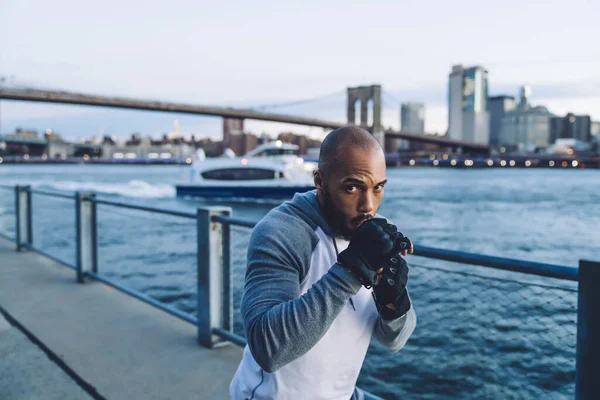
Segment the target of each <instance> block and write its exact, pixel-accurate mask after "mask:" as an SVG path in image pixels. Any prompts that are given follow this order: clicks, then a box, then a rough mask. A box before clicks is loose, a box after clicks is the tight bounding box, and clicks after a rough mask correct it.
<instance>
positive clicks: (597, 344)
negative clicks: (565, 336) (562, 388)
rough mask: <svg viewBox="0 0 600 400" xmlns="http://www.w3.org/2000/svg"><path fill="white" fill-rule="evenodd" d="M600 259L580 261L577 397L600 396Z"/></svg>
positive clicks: (584, 398)
mask: <svg viewBox="0 0 600 400" xmlns="http://www.w3.org/2000/svg"><path fill="white" fill-rule="evenodd" d="M598 288H600V262H593V261H585V260H580V261H579V294H578V299H577V378H576V383H575V398H576V399H577V400H587V399H598V398H600V379H598V377H600V290H598Z"/></svg>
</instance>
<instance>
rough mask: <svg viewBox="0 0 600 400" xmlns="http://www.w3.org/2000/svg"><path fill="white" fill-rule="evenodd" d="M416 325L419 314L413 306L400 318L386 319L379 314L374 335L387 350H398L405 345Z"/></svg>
mask: <svg viewBox="0 0 600 400" xmlns="http://www.w3.org/2000/svg"><path fill="white" fill-rule="evenodd" d="M416 326H417V314H416V313H415V310H414V308H412V306H411V308H410V310H408V312H407V313H406V314H404V315H403V316H402V317H400V318H396V319H391V320H385V319H383V318H381V316H379V317H378V318H377V321H376V322H375V328H374V330H373V336H375V339H377V341H378V342H379V343H381V345H382V346H383V347H385V349H386V350H388V351H391V352H397V351H399V350H400V349H401V348H403V347H404V345H405V344H406V341H407V340H408V338H409V337H410V335H411V334H412V333H413V331H414V330H415V327H416Z"/></svg>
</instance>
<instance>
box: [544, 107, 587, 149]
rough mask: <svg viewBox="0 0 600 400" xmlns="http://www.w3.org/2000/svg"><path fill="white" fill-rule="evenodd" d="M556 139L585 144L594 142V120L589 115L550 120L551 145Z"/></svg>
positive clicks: (570, 115) (569, 114) (567, 116)
mask: <svg viewBox="0 0 600 400" xmlns="http://www.w3.org/2000/svg"><path fill="white" fill-rule="evenodd" d="M556 139H577V140H580V141H582V142H585V143H590V142H591V140H592V120H591V118H590V116H589V115H573V114H571V113H568V114H567V115H566V116H564V117H552V118H551V119H550V143H554V142H555V141H556Z"/></svg>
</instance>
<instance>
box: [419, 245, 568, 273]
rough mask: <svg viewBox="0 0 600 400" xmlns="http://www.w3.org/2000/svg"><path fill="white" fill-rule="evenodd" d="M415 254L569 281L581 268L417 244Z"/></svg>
mask: <svg viewBox="0 0 600 400" xmlns="http://www.w3.org/2000/svg"><path fill="white" fill-rule="evenodd" d="M414 255H415V256H419V257H426V258H434V259H437V260H446V261H453V262H458V263H462V264H471V265H480V266H483V267H490V268H496V269H502V270H507V271H514V272H522V273H525V274H530V275H539V276H545V277H549V278H559V279H565V280H568V281H577V280H578V276H579V270H578V269H577V268H575V267H568V266H564V265H555V264H544V263H538V262H532V261H524V260H517V259H513V258H504V257H494V256H487V255H483V254H475V253H466V252H462V251H455V250H445V249H438V248H435V247H426V246H417V245H415V252H414Z"/></svg>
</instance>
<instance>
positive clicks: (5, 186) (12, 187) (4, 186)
mask: <svg viewBox="0 0 600 400" xmlns="http://www.w3.org/2000/svg"><path fill="white" fill-rule="evenodd" d="M0 189H6V190H15V187H14V186H10V185H0Z"/></svg>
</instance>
